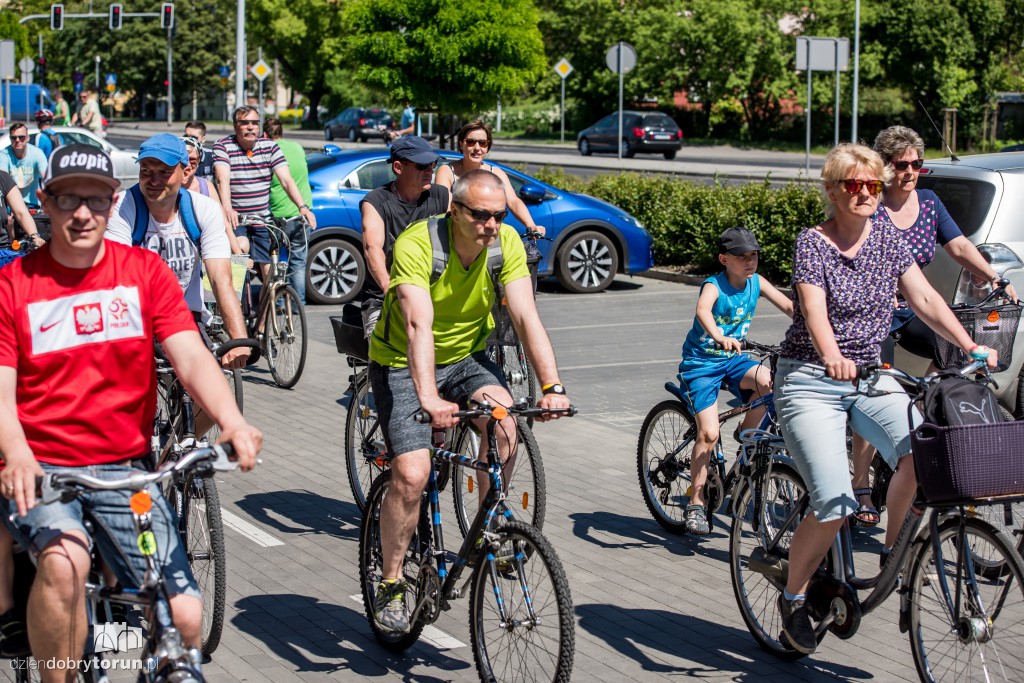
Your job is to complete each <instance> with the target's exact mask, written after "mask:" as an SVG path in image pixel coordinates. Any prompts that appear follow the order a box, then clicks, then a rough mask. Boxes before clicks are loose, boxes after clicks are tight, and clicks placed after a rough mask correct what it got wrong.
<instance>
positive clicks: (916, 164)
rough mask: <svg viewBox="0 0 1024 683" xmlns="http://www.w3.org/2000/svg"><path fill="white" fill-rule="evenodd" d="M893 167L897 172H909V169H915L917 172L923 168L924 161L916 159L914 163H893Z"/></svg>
mask: <svg viewBox="0 0 1024 683" xmlns="http://www.w3.org/2000/svg"><path fill="white" fill-rule="evenodd" d="M891 163H892V167H893V168H895V169H896V170H897V171H900V172H903V171H906V170H907V167H910V168H913V169H914V170H915V171H920V170H921V167H922V166H924V159H914V160H913V161H893V162H891Z"/></svg>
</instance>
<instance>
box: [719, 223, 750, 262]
mask: <svg viewBox="0 0 1024 683" xmlns="http://www.w3.org/2000/svg"><path fill="white" fill-rule="evenodd" d="M748 251H761V245H760V244H758V243H757V238H756V237H754V233H752V232H750V231H749V230H747V229H746V228H740V227H736V228H729V229H728V230H726V231H725V232H723V233H722V234H721V235H719V236H718V253H719V254H732V255H734V256H739V255H740V254H746V253H747V252H748Z"/></svg>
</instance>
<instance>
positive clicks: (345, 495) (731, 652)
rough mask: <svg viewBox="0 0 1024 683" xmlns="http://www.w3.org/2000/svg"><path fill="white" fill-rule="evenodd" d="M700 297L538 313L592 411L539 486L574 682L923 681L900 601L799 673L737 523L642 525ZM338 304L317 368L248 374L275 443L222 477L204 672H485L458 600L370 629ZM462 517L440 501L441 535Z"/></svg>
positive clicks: (397, 676) (769, 337) (273, 675)
mask: <svg viewBox="0 0 1024 683" xmlns="http://www.w3.org/2000/svg"><path fill="white" fill-rule="evenodd" d="M696 296H697V288H696V287H691V286H686V285H681V284H674V283H667V282H661V281H656V280H650V279H643V278H635V279H630V278H619V279H618V280H616V282H615V284H614V285H613V287H612V288H611V289H610V290H608V291H607V292H604V293H602V294H596V295H588V296H580V295H570V294H566V293H564V292H562V291H561V290H559V289H557V288H556V286H555V285H554V284H551V283H542V285H541V290H540V294H539V297H538V305H539V309H540V312H541V315H542V318H543V319H544V321H545V324H546V326H547V329H548V331H549V333H550V336H551V339H552V341H553V344H554V347H555V350H556V353H557V355H558V361H559V367H560V372H561V379H562V380H563V382H564V383H565V385H566V387H567V388H568V390H569V395H570V397H571V399H572V400H573V402H574V403H575V404H576V405H577V406H578V407H579V408H580V411H581V412H580V414H579V416H577V417H576V418H573V419H563V420H559V421H557V422H554V423H548V424H543V425H541V424H538V425H537V426H536V427H535V430H534V431H535V434H536V436H537V440H538V442H539V444H540V448H541V451H542V453H543V462H544V468H545V471H546V478H547V500H548V502H547V506H548V507H547V521H546V523H545V527H544V533H545V535H546V536H547V537H548V538H549V540H550V541H551V542H552V544H553V546H554V548H555V549H556V551H557V553H558V555H559V556H560V558H561V561H562V564H563V565H564V567H565V570H566V573H567V575H568V579H569V584H570V587H571V591H572V597H573V604H574V610H575V615H576V623H575V630H576V655H575V668H574V680H577V681H608V682H613V681H614V682H618V681H635V680H642V681H645V682H646V681H675V680H678V679H679V678H681V677H686V678H689V677H697V678H700V679H702V680H708V681H727V680H728V681H788V680H802V681H826V680H837V679H838V680H854V681H861V680H864V681H866V680H871V681H872V682H873V683H874V682H875V681H893V680H911V679H914V678H916V675H915V673H914V669H913V664H912V661H911V657H910V653H909V647H908V641H907V638H906V636H905V635H902V634H900V633H899V631H898V628H897V625H896V601H895V599H892V598H891V599H890V600H889V601H888V602H887V603H885V604H884V605H883V606H882V607H881V608H880V609H879V610H878V611H877V612H876V613H874V614H871V615H869V616H867V617H865V618H864V621H863V623H862V625H861V628H860V631H859V633H858V634H857V635H856V636H855V637H854V638H853V639H852V640H848V641H843V640H839V639H837V638H835V637H833V636H829V637H828V638H826V639H825V641H824V643H823V644H822V646H821V648H820V651H819V652H818V653H817V654H815V655H814V656H812V657H809V658H807V659H805V660H802V661H801V662H797V663H784V662H781V661H778V660H775V659H774V658H772V657H771V656H770V655H768V654H766V653H764V652H762V651H761V650H760V649H759V648H758V647H757V645H756V644H755V643H754V641H753V639H752V638H751V636H750V635H749V634H748V632H747V630H746V628H745V626H744V625H743V622H742V620H741V618H740V615H739V612H738V610H737V607H736V603H735V600H734V597H733V593H732V587H731V582H730V579H729V571H728V533H727V527H726V524H727V522H728V520H727V519H726V518H725V517H722V516H719V517H718V518H717V519H716V520H715V530H714V533H713V534H712V535H711V536H709V537H706V538H703V539H696V538H690V537H675V536H671V535H669V534H667V533H666V532H664V531H663V530H662V529H661V528H660V527H659V526H657V524H655V522H654V521H653V520H652V519H651V518H650V516H649V514H648V512H647V510H646V508H645V507H644V504H643V502H642V499H641V496H640V491H639V487H638V483H637V475H636V442H637V436H638V432H639V428H640V425H641V422H642V420H643V417H644V415H645V414H646V413H647V411H648V410H649V409H650V408H651V407H652V406H653V405H654V404H655V403H657V402H659V401H661V400H663V399H664V398H665V397H667V394H666V392H665V391H664V389H663V388H662V385H663V383H664V382H665V381H670V380H673V379H674V377H675V373H676V365H677V363H678V358H679V350H680V346H681V344H682V339H683V337H684V336H685V333H686V331H687V329H688V328H689V326H690V324H691V321H692V317H693V311H694V306H695V303H696ZM337 313H338V311H337V309H334V308H330V307H311V308H309V309H308V311H307V316H308V321H309V327H310V335H309V336H310V342H309V359H308V361H307V365H306V368H305V372H304V374H303V377H302V379H301V380H300V382H299V383H298V385H297V387H296V388H295V389H294V390H291V391H285V390H281V389H279V388H277V387H275V386H273V384H272V383H271V381H270V376H269V373H268V372H267V370H266V365H265V364H264V363H261V364H260V365H258V366H257V367H256V368H254V369H251V370H248V371H247V372H246V373H245V380H246V381H245V407H246V415H247V417H248V419H250V420H251V421H253V423H254V424H256V425H258V426H259V427H260V428H262V429H263V430H264V433H265V435H266V441H265V448H264V452H263V455H262V458H263V464H262V465H261V466H260V467H259V468H257V470H256V471H254V472H252V473H250V474H248V475H241V474H228V475H223V476H220V475H218V477H217V484H218V488H219V489H220V493H221V503H222V507H223V509H224V511H225V512H226V516H225V521H226V526H227V529H226V543H227V551H228V568H229V578H228V600H227V620H226V631H225V636H224V640H223V643H222V645H221V647H220V649H219V650H218V651H217V652H216V653H215V654H214V657H213V661H212V662H211V663H209V664H207V665H206V667H205V672H206V673H207V675H208V678H209V680H211V681H218V682H219V681H261V682H269V681H273V682H274V683H284V682H288V681H328V680H332V681H363V680H380V681H429V682H439V681H472V680H476V673H475V667H474V664H473V656H472V653H471V648H470V646H469V643H470V637H469V629H468V616H467V614H468V612H467V610H468V605H467V601H466V600H464V599H463V600H456V601H454V602H453V603H452V608H451V610H450V611H448V612H446V613H444V614H442V615H441V617H440V619H439V620H438V621H437V623H436V624H434V626H433V627H432V629H430V630H429V631H428V632H427V634H426V635H425V636H424V637H423V638H421V640H420V641H419V642H418V643H417V644H416V645H414V646H413V647H412V648H410V649H409V650H408V651H407V652H406V653H404V654H403V655H392V654H389V653H387V652H386V651H385V650H383V649H382V648H381V647H380V646H378V645H377V644H376V642H375V641H374V640H373V638H372V636H371V635H370V631H369V628H368V625H367V623H366V618H365V616H364V614H363V610H362V606H361V605H360V603H359V601H358V595H359V592H360V589H359V580H358V568H357V565H356V555H357V542H358V535H359V534H358V526H359V523H360V519H361V517H360V515H359V513H358V510H357V508H356V506H355V504H354V503H353V498H352V494H351V492H350V490H349V486H348V482H347V479H346V477H345V474H344V469H343V467H344V465H343V459H342V453H343V424H344V414H345V412H344V410H345V409H344V405H345V403H346V401H347V398H346V396H345V392H346V387H347V384H348V379H347V378H348V367H347V366H346V364H345V362H344V358H343V357H342V356H340V355H339V354H338V353H337V352H336V350H335V348H334V342H333V337H332V333H331V328H330V325H329V321H328V317H329V316H330V315H335V314H337ZM786 326H787V319H786V318H785V316H783V315H782V314H781V313H778V312H777V311H775V310H774V309H773V308H771V306H770V305H769V304H767V303H763V304H762V306H761V308H760V309H759V313H758V316H757V318H756V320H755V322H754V325H753V328H752V330H751V332H750V336H751V338H753V339H757V340H759V341H764V342H775V341H778V340H779V339H781V337H782V334H783V332H784V330H785V328H786ZM727 452H730V451H727ZM450 506H451V496H450V495H448V494H447V493H445V494H443V498H442V510H443V514H444V515H445V517H444V519H445V520H446V522H447V523H448V524H449V525H451V523H452V521H453V519H452V517H451V513H450V511H451V509H452V508H451V507H450ZM449 531H452V529H449ZM446 533H447V532H446ZM454 533H455V534H457V530H455V531H454ZM450 544H451V543H450V542H449V545H450ZM115 678H116V680H128V679H127V677H126V674H123V673H122V674H119V676H118V677H115Z"/></svg>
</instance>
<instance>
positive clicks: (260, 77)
mask: <svg viewBox="0 0 1024 683" xmlns="http://www.w3.org/2000/svg"><path fill="white" fill-rule="evenodd" d="M249 71H251V72H252V75H253V76H255V77H256V80H257V81H259V82H260V95H259V97H260V100H259V109H260V133H262V132H263V81H265V80H267V76H269V75H270V72H271V71H272V69H271V68H270V65H269V64H267V63H266V62H264V61H263V48H260V50H259V59H257V60H256V63H255V64H253V65H252V68H251V69H249Z"/></svg>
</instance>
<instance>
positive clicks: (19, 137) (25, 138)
mask: <svg viewBox="0 0 1024 683" xmlns="http://www.w3.org/2000/svg"><path fill="white" fill-rule="evenodd" d="M11 139H12V140H28V136H27V135H12V136H11Z"/></svg>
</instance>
